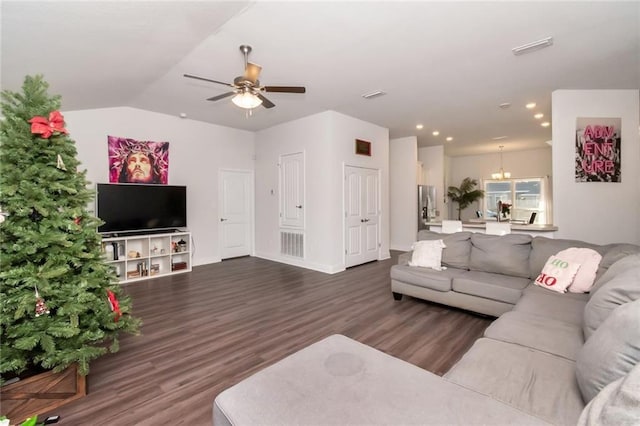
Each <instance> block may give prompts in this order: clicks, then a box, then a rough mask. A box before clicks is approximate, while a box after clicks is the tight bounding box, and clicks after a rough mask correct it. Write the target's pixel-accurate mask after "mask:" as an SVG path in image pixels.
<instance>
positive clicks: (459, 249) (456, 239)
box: [418, 230, 471, 269]
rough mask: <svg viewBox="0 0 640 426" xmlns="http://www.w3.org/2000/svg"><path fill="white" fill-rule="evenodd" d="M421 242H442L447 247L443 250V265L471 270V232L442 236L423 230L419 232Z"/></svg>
mask: <svg viewBox="0 0 640 426" xmlns="http://www.w3.org/2000/svg"><path fill="white" fill-rule="evenodd" d="M421 240H442V242H444V245H445V246H446V247H445V248H444V249H443V250H442V264H443V265H444V266H448V267H451V268H459V269H469V254H470V253H471V232H454V233H453V234H440V233H438V232H433V231H427V230H422V231H419V232H418V241H421Z"/></svg>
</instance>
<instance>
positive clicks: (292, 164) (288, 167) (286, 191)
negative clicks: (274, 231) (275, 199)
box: [280, 152, 304, 229]
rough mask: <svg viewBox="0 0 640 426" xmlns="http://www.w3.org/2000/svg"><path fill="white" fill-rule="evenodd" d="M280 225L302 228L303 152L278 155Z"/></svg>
mask: <svg viewBox="0 0 640 426" xmlns="http://www.w3.org/2000/svg"><path fill="white" fill-rule="evenodd" d="M280 226H282V227H287V228H299V229H303V228H304V153H302V152H298V153H295V154H287V155H281V156H280Z"/></svg>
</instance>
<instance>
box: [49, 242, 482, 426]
mask: <svg viewBox="0 0 640 426" xmlns="http://www.w3.org/2000/svg"><path fill="white" fill-rule="evenodd" d="M397 254H398V253H394V256H393V258H392V259H389V260H385V261H379V262H373V263H369V264H365V265H361V266H358V267H355V268H351V269H348V270H347V271H345V272H342V273H338V274H334V275H327V274H323V273H320V272H315V271H310V270H306V269H302V268H297V267H293V266H288V265H284V264H280V263H275V262H270V261H267V260H262V259H258V258H250V257H245V258H238V259H231V260H225V261H223V262H221V263H217V264H213V265H206V266H200V267H196V268H194V270H193V272H191V273H187V274H182V275H177V276H173V277H165V278H159V279H154V280H148V281H142V282H136V283H132V284H129V285H127V286H125V291H126V292H127V293H128V294H129V295H130V296H131V297H132V299H133V306H134V314H135V315H136V316H138V317H140V318H142V320H143V322H144V325H143V327H142V335H140V336H124V337H123V338H122V340H121V345H120V351H119V352H118V353H116V354H111V355H107V356H104V357H102V358H100V359H98V360H96V361H94V362H93V363H92V365H91V372H90V374H89V376H88V395H87V396H86V397H84V398H82V399H80V400H78V401H76V402H73V403H71V404H69V405H66V406H64V407H61V408H59V409H58V410H56V411H55V412H53V413H49V414H50V415H51V414H59V415H61V416H62V419H61V421H60V423H59V424H61V425H119V426H127V425H154V426H155V425H178V424H190V425H210V424H211V422H212V420H211V408H212V402H213V399H214V397H215V396H216V395H217V394H218V393H219V392H221V391H222V390H224V389H226V388H228V387H229V386H231V385H233V384H235V383H237V382H239V381H240V380H242V379H244V378H245V377H247V376H249V375H251V374H252V373H255V372H256V371H258V370H261V369H262V368H264V367H266V366H268V365H270V364H273V363H274V362H276V361H278V360H280V359H282V358H284V357H286V356H287V355H290V354H291V353H293V352H295V351H297V350H299V349H302V348H303V347H305V346H307V345H309V344H311V343H313V342H316V341H318V340H320V339H322V338H324V337H326V336H329V335H331V334H334V333H340V334H344V335H346V336H349V337H351V338H353V339H355V340H358V341H360V342H362V343H365V344H367V345H370V346H372V347H374V348H377V349H379V350H381V351H383V352H386V353H388V354H390V355H393V356H395V357H398V358H400V359H403V360H405V361H408V362H410V363H412V364H415V365H417V366H419V367H422V368H424V369H427V370H429V371H432V372H434V373H436V374H440V375H441V374H443V373H444V372H446V371H447V370H448V369H449V368H450V367H451V366H452V365H453V364H454V363H455V362H456V361H457V360H458V359H459V358H460V357H461V356H462V354H463V353H464V352H465V351H466V350H467V349H468V348H469V347H470V346H471V345H472V344H473V342H474V341H475V339H477V338H478V337H480V336H481V335H482V333H483V332H484V330H485V328H486V327H487V326H488V325H489V324H490V322H491V319H489V318H486V317H481V316H476V315H473V314H470V313H467V312H464V311H460V310H455V309H450V308H447V307H444V306H440V305H436V304H431V303H428V302H424V301H421V300H417V299H413V298H410V297H406V296H405V297H404V298H403V299H402V301H400V302H396V301H394V300H393V297H392V296H391V289H390V278H389V268H390V267H391V265H393V264H394V263H395V262H396V257H397ZM425 397H427V396H425Z"/></svg>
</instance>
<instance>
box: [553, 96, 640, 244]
mask: <svg viewBox="0 0 640 426" xmlns="http://www.w3.org/2000/svg"><path fill="white" fill-rule="evenodd" d="M551 100H552V110H553V114H552V119H553V121H552V122H553V194H554V195H553V198H554V200H553V203H554V223H555V224H556V225H557V226H558V232H557V233H556V235H557V236H558V237H559V238H571V239H580V240H586V241H590V242H593V243H599V244H606V243H613V242H628V243H634V244H640V219H639V218H640V167H639V166H638V165H639V164H640V135H638V128H639V124H640V123H639V121H640V118H639V117H640V107H639V104H640V92H639V91H638V90H556V91H554V92H553V94H552V97H551ZM578 117H585V118H587V117H593V118H598V117H611V118H617V117H620V118H622V132H621V137H622V148H621V153H622V166H621V167H622V176H621V177H622V182H619V183H604V182H575V165H574V164H575V163H574V162H575V149H576V148H575V132H576V119H577V118H578Z"/></svg>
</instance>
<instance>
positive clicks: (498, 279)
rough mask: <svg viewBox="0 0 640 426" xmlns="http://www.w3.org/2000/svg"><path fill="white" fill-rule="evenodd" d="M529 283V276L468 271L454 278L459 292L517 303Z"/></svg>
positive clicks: (454, 288) (454, 284) (455, 288)
mask: <svg viewBox="0 0 640 426" xmlns="http://www.w3.org/2000/svg"><path fill="white" fill-rule="evenodd" d="M527 285H529V279H528V278H518V277H510V276H508V275H501V274H491V273H489V272H477V271H467V272H465V273H464V274H462V275H460V276H458V277H455V278H454V279H453V284H452V288H453V290H454V291H457V292H458V293H465V294H470V295H472V296H480V297H484V298H485V299H493V300H498V301H500V302H506V303H514V304H515V303H516V302H517V301H518V299H519V298H520V296H521V295H522V289H523V288H525V287H526V286H527Z"/></svg>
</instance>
